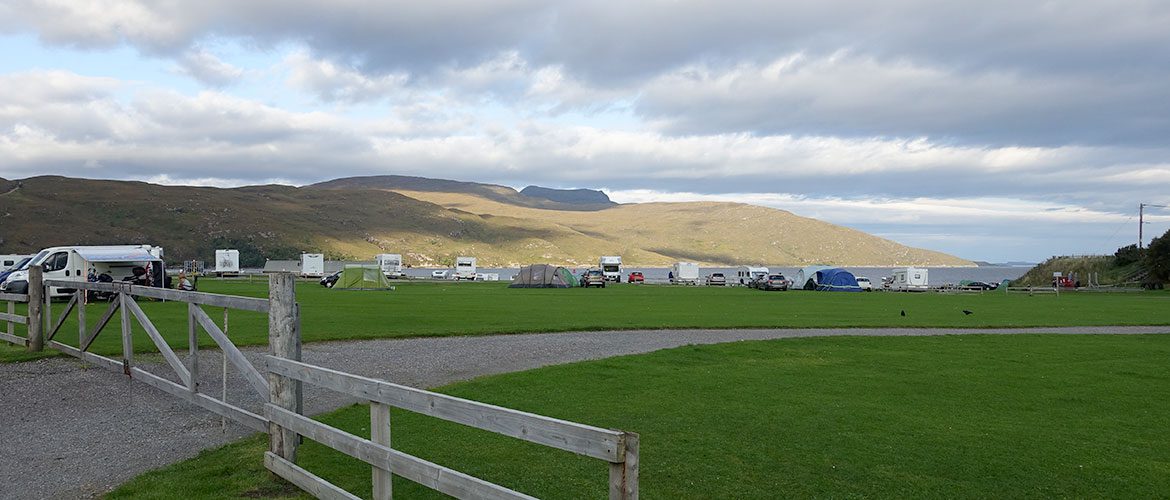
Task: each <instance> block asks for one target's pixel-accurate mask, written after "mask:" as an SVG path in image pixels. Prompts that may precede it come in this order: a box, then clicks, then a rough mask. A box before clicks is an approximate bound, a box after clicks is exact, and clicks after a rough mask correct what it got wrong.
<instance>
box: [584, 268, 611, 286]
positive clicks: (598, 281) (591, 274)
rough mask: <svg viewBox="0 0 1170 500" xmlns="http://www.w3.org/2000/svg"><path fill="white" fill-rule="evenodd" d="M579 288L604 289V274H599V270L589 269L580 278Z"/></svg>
mask: <svg viewBox="0 0 1170 500" xmlns="http://www.w3.org/2000/svg"><path fill="white" fill-rule="evenodd" d="M581 286H583V287H586V288H588V287H591V286H596V287H600V288H605V273H603V272H601V270H600V269H590V270H589V271H588V272H586V273H585V276H583V277H582V278H581Z"/></svg>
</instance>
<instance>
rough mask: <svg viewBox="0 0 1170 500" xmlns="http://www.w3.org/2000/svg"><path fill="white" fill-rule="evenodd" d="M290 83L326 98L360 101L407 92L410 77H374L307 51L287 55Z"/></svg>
mask: <svg viewBox="0 0 1170 500" xmlns="http://www.w3.org/2000/svg"><path fill="white" fill-rule="evenodd" d="M284 64H285V66H286V67H287V68H288V70H289V83H290V84H291V85H293V86H294V87H297V88H300V89H303V90H306V91H308V92H310V93H312V94H314V95H316V96H317V97H319V98H320V99H322V100H324V101H342V102H348V103H358V102H367V101H377V100H382V99H386V98H389V97H392V96H394V95H395V94H398V93H402V92H405V85H406V83H407V82H408V81H409V76H408V75H406V74H404V73H395V74H390V75H384V76H377V77H371V76H367V75H366V74H364V73H362V72H361V71H358V70H357V69H355V68H351V67H345V66H343V65H341V64H339V63H335V62H332V61H329V60H324V59H314V58H312V57H310V56H309V54H307V53H305V52H295V53H293V54H291V55H289V56H288V57H287V58H285V61H284Z"/></svg>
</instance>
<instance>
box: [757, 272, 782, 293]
mask: <svg viewBox="0 0 1170 500" xmlns="http://www.w3.org/2000/svg"><path fill="white" fill-rule="evenodd" d="M788 285H789V283H788V278H785V277H784V275H783V274H769V275H768V277H767V278H764V279H763V280H761V281H760V284H759V289H760V290H787V289H788Z"/></svg>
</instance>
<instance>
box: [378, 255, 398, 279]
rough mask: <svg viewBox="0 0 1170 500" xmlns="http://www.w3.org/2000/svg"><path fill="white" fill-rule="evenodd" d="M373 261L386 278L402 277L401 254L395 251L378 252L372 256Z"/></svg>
mask: <svg viewBox="0 0 1170 500" xmlns="http://www.w3.org/2000/svg"><path fill="white" fill-rule="evenodd" d="M374 262H375V263H377V264H378V268H380V269H381V270H382V274H384V275H386V277H387V278H402V277H405V276H406V275H405V274H403V272H402V255H401V254H396V253H380V254H378V255H375V256H374Z"/></svg>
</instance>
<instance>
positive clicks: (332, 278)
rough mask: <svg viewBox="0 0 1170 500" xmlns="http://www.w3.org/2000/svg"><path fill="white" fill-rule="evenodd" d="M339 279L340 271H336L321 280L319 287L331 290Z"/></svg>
mask: <svg viewBox="0 0 1170 500" xmlns="http://www.w3.org/2000/svg"><path fill="white" fill-rule="evenodd" d="M339 278H341V271H337V272H335V273H333V274H330V275H327V276H325V277H323V278H321V282H320V283H321V286H323V287H325V288H333V285H336V284H337V280H338V279H339Z"/></svg>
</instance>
